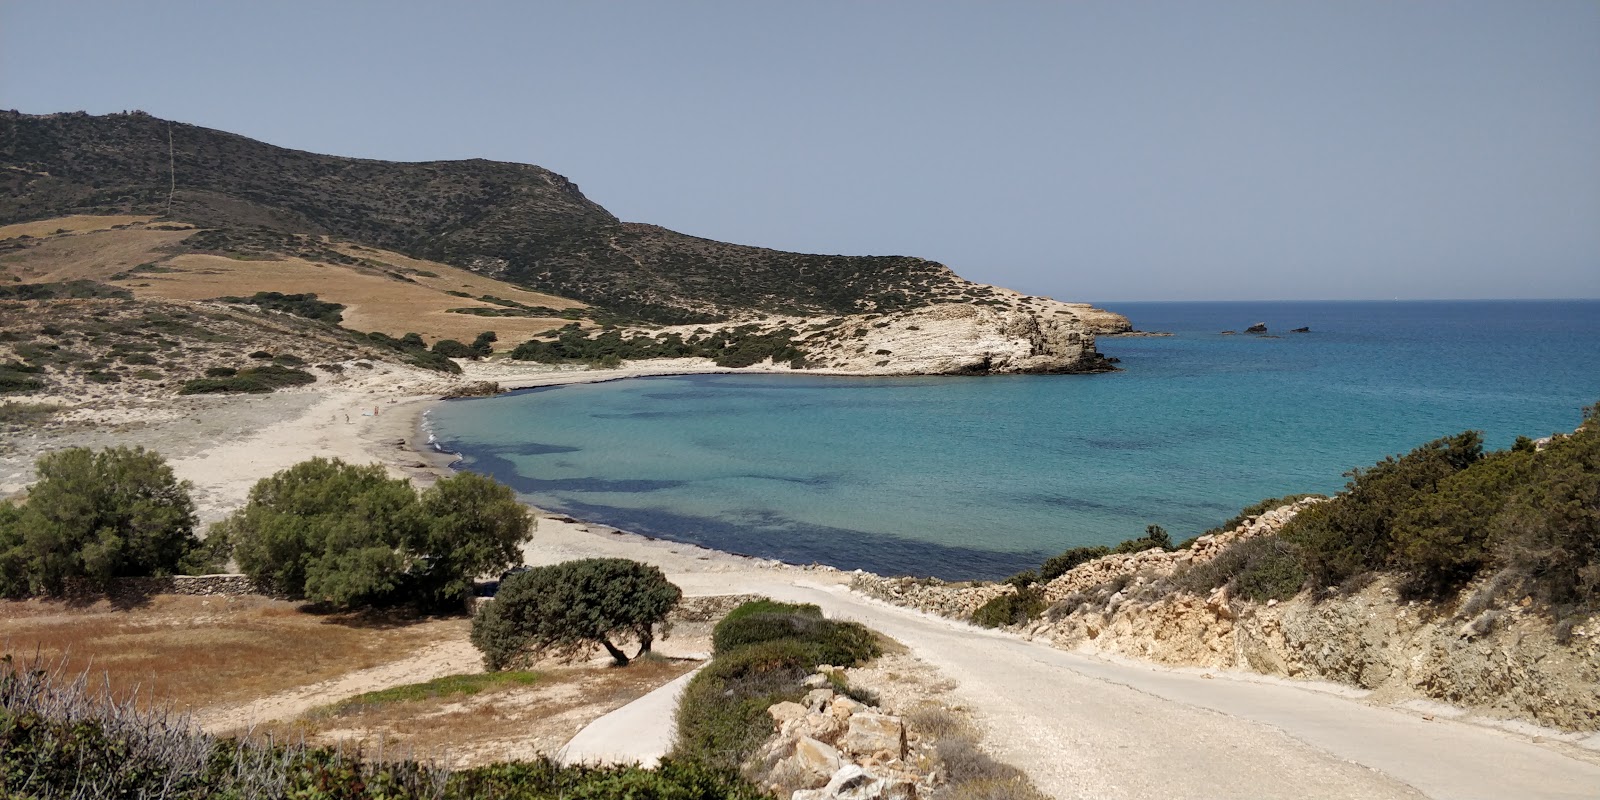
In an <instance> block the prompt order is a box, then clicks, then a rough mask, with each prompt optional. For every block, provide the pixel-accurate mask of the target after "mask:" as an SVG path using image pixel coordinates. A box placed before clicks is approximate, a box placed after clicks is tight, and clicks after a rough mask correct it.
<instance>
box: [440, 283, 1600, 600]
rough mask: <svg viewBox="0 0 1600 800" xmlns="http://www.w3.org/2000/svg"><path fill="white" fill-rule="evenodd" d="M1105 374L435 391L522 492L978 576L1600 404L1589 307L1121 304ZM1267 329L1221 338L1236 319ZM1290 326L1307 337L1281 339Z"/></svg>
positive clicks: (454, 437)
mask: <svg viewBox="0 0 1600 800" xmlns="http://www.w3.org/2000/svg"><path fill="white" fill-rule="evenodd" d="M1107 307H1109V308H1111V309H1112V310H1114V311H1118V312H1121V313H1123V314H1126V315H1128V317H1129V318H1130V319H1131V320H1133V322H1134V324H1135V325H1136V326H1137V327H1139V328H1141V329H1145V330H1163V331H1170V332H1172V333H1173V334H1174V335H1173V336H1171V337H1164V338H1128V337H1106V338H1103V339H1102V340H1101V343H1100V349H1101V351H1102V352H1104V353H1105V354H1107V355H1109V356H1114V357H1116V358H1119V359H1121V364H1120V366H1121V367H1122V371H1120V372H1117V373H1112V374H1106V375H1071V376H990V377H981V378H944V377H919V378H842V377H825V376H807V375H794V376H791V375H701V376H681V377H669V378H647V379H635V380H629V381H618V382H612V383H602V384H588V385H578V386H565V387H558V388H547V389H535V390H527V391H522V392H516V393H512V394H508V395H502V396H499V397H494V398H486V399H477V400H465V401H451V402H447V403H443V404H440V405H439V406H437V407H435V409H434V410H433V411H432V412H431V413H430V414H429V420H430V423H429V424H430V425H431V426H432V427H433V432H434V434H435V435H436V436H437V437H438V439H439V441H440V442H441V443H442V444H443V446H445V447H447V448H449V449H452V450H455V451H457V452H460V453H462V454H463V456H464V461H463V462H462V466H463V467H464V468H466V469H471V470H475V471H480V472H484V473H486V474H490V475H493V476H494V477H496V478H498V479H500V480H502V481H505V482H507V483H508V484H510V485H512V486H513V488H515V489H517V491H518V492H519V493H520V494H522V495H523V496H524V497H525V498H526V499H527V500H528V501H529V502H532V503H534V504H536V505H538V506H540V507H542V508H546V509H549V510H552V511H558V512H561V513H567V514H571V515H573V516H576V517H580V518H584V519H590V520H593V521H596V522H601V523H604V524H608V525H613V526H615V527H619V528H623V529H626V530H631V531H635V532H638V533H643V534H646V535H651V536H658V537H663V538H668V539H674V540H678V541H685V542H692V543H695V544H701V545H705V546H708V547H714V548H717V549H723V550H730V551H734V552H741V553H748V554H751V555H758V556H763V557H771V558H779V559H782V560H785V561H790V562H795V563H810V562H820V563H826V564H832V565H834V566H838V567H840V568H844V569H852V568H863V569H868V570H871V571H874V572H880V573H884V574H912V575H932V576H938V577H945V578H993V577H999V576H1003V575H1007V574H1010V573H1012V572H1016V571H1018V570H1020V569H1024V568H1028V567H1032V566H1036V565H1037V564H1038V563H1039V561H1041V560H1043V559H1044V558H1045V557H1048V556H1050V555H1053V554H1055V553H1057V552H1060V551H1061V550H1063V549H1065V548H1068V547H1074V546H1079V545H1084V544H1112V543H1115V542H1117V541H1121V540H1123V539H1127V538H1131V537H1135V536H1139V535H1142V534H1143V532H1144V529H1145V526H1146V525H1150V524H1157V525H1161V526H1163V527H1164V528H1166V529H1167V530H1168V531H1169V532H1171V534H1172V535H1173V537H1174V539H1175V540H1179V539H1183V538H1185V537H1187V536H1191V535H1194V534H1196V533H1199V532H1201V531H1204V530H1205V529H1207V528H1209V527H1211V526H1214V525H1216V524H1218V523H1220V522H1221V521H1223V520H1224V519H1226V518H1228V517H1229V516H1231V515H1232V514H1233V513H1235V512H1236V511H1237V510H1238V509H1239V508H1240V507H1242V506H1244V505H1247V504H1249V503H1252V502H1255V501H1256V500H1259V499H1261V498H1263V497H1270V496H1278V495H1282V494H1287V493H1292V492H1308V491H1309V492H1323V493H1328V492H1333V491H1336V490H1337V489H1339V488H1340V487H1341V486H1342V485H1343V483H1344V480H1345V479H1344V477H1343V473H1344V472H1345V471H1346V470H1348V469H1350V468H1351V467H1355V466H1361V465H1367V464H1370V463H1372V462H1373V461H1375V460H1377V459H1379V458H1382V457H1383V456H1385V455H1389V454H1394V453H1399V452H1404V451H1405V450H1409V449H1410V448H1412V447H1415V446H1416V445H1418V444H1422V443H1423V442H1426V441H1428V440H1430V439H1434V438H1438V437H1440V436H1445V435H1449V434H1453V433H1456V432H1459V431H1461V430H1464V429H1469V428H1471V429H1476V430H1480V431H1483V432H1484V434H1485V437H1486V439H1487V442H1488V444H1489V445H1490V446H1491V447H1506V446H1509V445H1510V443H1511V441H1512V440H1513V439H1514V438H1515V437H1516V436H1518V435H1529V436H1534V437H1537V436H1542V435H1548V434H1550V433H1552V432H1557V431H1566V430H1571V429H1572V428H1573V427H1575V426H1576V425H1577V424H1578V423H1579V422H1580V420H1581V410H1582V409H1583V408H1584V407H1586V406H1589V405H1592V404H1594V403H1595V402H1597V401H1600V302H1597V301H1484V302H1392V303H1385V302H1372V303H1353V302H1337V303H1334V302H1330V303H1320V302H1297V303H1121V304H1109V305H1108V306H1107ZM1257 322H1263V323H1266V324H1267V326H1268V330H1269V332H1270V334H1271V336H1269V337H1259V336H1252V335H1242V334H1241V335H1233V336H1224V335H1221V334H1220V331H1222V330H1224V329H1231V330H1237V331H1243V330H1244V329H1245V328H1246V327H1247V326H1249V325H1251V324H1252V323H1257ZM1298 327H1309V328H1310V329H1311V330H1310V332H1308V333H1289V332H1288V331H1289V330H1290V329H1292V328H1298Z"/></svg>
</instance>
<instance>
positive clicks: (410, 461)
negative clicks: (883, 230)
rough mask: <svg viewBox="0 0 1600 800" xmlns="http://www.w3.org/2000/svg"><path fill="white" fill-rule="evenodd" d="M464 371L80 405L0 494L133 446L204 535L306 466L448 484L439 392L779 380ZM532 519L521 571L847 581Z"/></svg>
mask: <svg viewBox="0 0 1600 800" xmlns="http://www.w3.org/2000/svg"><path fill="white" fill-rule="evenodd" d="M463 368H464V370H465V374H464V375H462V376H459V377H456V378H451V379H443V378H442V376H440V375H439V374H438V373H433V372H426V371H422V370H415V369H410V368H407V367H403V366H396V365H387V364H379V365H376V366H375V367H374V368H373V369H370V370H357V369H347V370H346V371H345V373H344V374H343V375H341V376H339V377H336V378H334V379H332V380H323V381H320V382H318V383H317V384H315V385H313V386H310V387H305V388H301V389H291V390H284V391H279V392H277V393H274V394H269V395H242V396H241V395H234V396H216V397H208V396H199V397H173V398H168V399H161V400H150V401H145V402H142V403H134V404H128V403H124V404H120V405H115V406H105V407H92V406H91V407H80V408H77V409H73V410H71V411H69V412H66V413H65V414H63V415H61V418H62V419H61V420H60V421H58V422H53V423H51V424H50V425H48V426H45V427H43V428H40V429H34V430H28V431H23V432H20V433H13V434H6V435H3V436H0V497H4V496H9V495H13V494H16V493H19V492H21V491H22V490H23V489H25V488H26V486H27V485H28V484H29V483H31V482H32V481H33V480H34V477H35V476H34V471H33V463H34V460H35V459H37V458H38V457H39V456H40V455H42V454H44V453H46V452H49V451H52V450H57V449H62V448H66V447H95V448H99V447H110V446H117V445H127V446H142V447H145V448H148V449H152V450H155V451H157V452H160V453H161V454H162V455H164V456H166V458H167V460H168V463H169V464H171V466H172V468H173V471H174V472H175V473H176V474H177V476H178V477H179V478H180V479H182V480H187V481H189V482H191V484H192V488H191V490H190V493H191V496H192V497H193V498H194V500H195V505H196V509H197V512H198V515H199V517H200V521H201V529H202V530H201V532H202V533H203V529H204V528H205V527H206V526H208V525H209V524H210V523H213V522H216V521H217V520H220V519H222V518H224V517H226V516H227V515H229V514H231V513H232V512H233V511H235V510H236V509H238V508H240V507H242V506H243V505H244V504H245V502H246V500H247V499H248V496H249V492H250V488H251V487H252V486H254V485H255V483H256V482H257V481H259V480H260V479H262V478H264V477H267V476H269V475H271V474H273V473H275V472H277V471H279V470H282V469H286V468H288V467H290V466H293V465H294V464H297V463H299V462H301V461H305V460H307V459H310V458H313V457H316V456H322V457H326V458H339V459H342V460H344V461H347V462H350V463H358V464H371V463H377V464H383V465H384V466H385V467H386V468H387V469H388V470H389V472H390V473H391V474H393V475H396V476H403V477H407V478H410V479H412V481H413V482H414V483H415V484H417V485H418V487H419V488H421V487H426V486H428V485H430V484H431V483H432V482H433V481H434V480H436V479H437V478H439V477H441V476H444V475H448V474H450V468H449V464H450V462H451V461H453V460H454V457H453V456H451V455H450V454H445V453H438V452H435V451H434V450H433V449H432V448H430V447H428V444H427V434H426V433H425V432H423V431H422V429H421V427H420V425H421V422H422V419H423V414H424V413H425V412H426V411H427V409H428V408H430V407H431V406H432V405H433V404H435V403H437V402H440V398H441V395H442V394H443V393H444V392H445V391H447V389H448V388H449V386H450V385H461V384H469V383H474V382H479V381H494V382H497V383H499V384H500V387H501V388H502V389H503V390H512V389H521V388H529V387H536V386H554V385H564V384H575V383H596V382H602V381H612V380H622V379H626V378H638V377H647V376H660V375H686V374H709V373H726V372H788V371H789V370H787V369H771V368H761V367H756V368H750V369H743V370H730V369H727V368H722V367H717V366H716V365H715V364H713V363H712V362H710V361H709V360H705V359H674V360H661V361H652V362H649V363H645V364H639V365H625V366H623V367H620V368H617V369H585V368H572V367H551V366H544V365H529V364H520V363H518V364H508V363H505V362H486V363H485V362H467V363H464V364H463ZM533 513H534V516H535V519H536V521H537V525H536V529H535V533H534V536H533V540H532V541H531V542H530V543H529V544H528V545H527V546H526V547H525V548H524V555H525V558H526V562H527V563H529V564H533V565H541V564H553V563H558V562H561V561H567V560H571V559H576V558H590V557H620V558H632V559H636V560H639V561H644V562H647V563H651V564H655V565H656V566H659V567H661V568H662V570H663V571H665V572H667V573H668V574H669V575H672V576H674V579H675V580H677V581H679V582H680V585H682V586H683V587H684V589H685V591H686V592H688V593H689V594H722V593H733V592H737V591H739V584H740V583H741V581H739V580H737V579H736V576H735V575H734V573H740V572H746V573H750V574H748V577H751V578H754V577H756V575H755V574H756V573H761V574H765V575H766V576H767V577H774V576H772V574H771V573H772V572H774V571H776V572H785V573H786V572H790V571H793V572H794V573H796V575H797V576H798V575H802V574H803V575H805V576H807V577H808V579H809V580H811V581H818V582H822V583H827V584H835V585H836V584H842V583H845V582H846V581H847V580H848V573H841V572H839V571H837V570H834V569H833V568H831V567H796V566H790V565H785V564H782V563H780V562H777V561H772V560H769V559H758V558H750V557H745V556H739V555H735V554H731V553H724V552H721V551H716V550H709V549H706V548H703V547H699V546H696V545H690V544H681V543H677V542H670V541H664V540H657V539H651V538H649V537H644V536H638V535H634V534H630V533H627V532H624V531H619V530H617V529H615V528H610V527H607V526H603V525H597V524H591V523H587V522H584V521H581V520H573V519H571V518H569V517H564V516H559V515H552V514H547V513H545V512H543V511H542V510H539V509H537V508H534V509H533ZM717 576H721V577H720V578H719V577H717ZM725 579H732V580H725Z"/></svg>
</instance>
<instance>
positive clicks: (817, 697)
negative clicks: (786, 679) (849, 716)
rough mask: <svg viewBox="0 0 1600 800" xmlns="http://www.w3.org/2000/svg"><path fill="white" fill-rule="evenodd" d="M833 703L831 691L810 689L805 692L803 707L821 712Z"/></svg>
mask: <svg viewBox="0 0 1600 800" xmlns="http://www.w3.org/2000/svg"><path fill="white" fill-rule="evenodd" d="M831 702H833V690H832V689H812V690H811V691H809V692H806V699H805V706H806V708H808V709H810V710H812V711H821V710H822V709H824V708H826V707H827V706H828V704H829V703H831Z"/></svg>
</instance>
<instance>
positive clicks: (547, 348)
mask: <svg viewBox="0 0 1600 800" xmlns="http://www.w3.org/2000/svg"><path fill="white" fill-rule="evenodd" d="M758 331H759V327H758V326H755V325H744V326H740V327H737V328H733V329H731V330H721V331H717V332H715V333H709V332H708V333H704V334H701V333H692V334H690V335H689V336H688V337H684V336H683V335H682V334H678V333H667V334H660V335H656V336H651V335H649V334H636V335H633V336H629V337H624V336H623V335H622V333H621V331H617V330H607V331H603V332H601V333H599V334H596V335H594V336H591V335H590V332H589V331H586V330H584V329H583V328H581V327H579V326H578V325H577V324H571V325H567V326H566V327H564V328H562V329H560V331H558V332H555V339H554V340H553V341H541V340H538V339H533V340H529V341H527V342H523V343H522V344H520V345H517V347H516V349H514V350H512V351H511V357H512V358H514V359H518V360H521V361H539V362H544V363H563V362H582V363H606V364H611V363H620V362H621V361H624V360H631V359H644V358H688V357H699V358H709V359H712V360H713V361H715V362H716V363H717V365H718V366H723V367H748V366H752V365H754V364H758V363H760V362H762V361H764V360H766V359H768V358H770V359H772V361H773V363H777V364H783V363H787V364H790V365H791V366H795V367H801V366H804V353H802V352H801V351H800V349H799V348H798V347H797V346H796V345H795V343H794V336H795V335H796V333H795V331H794V330H792V329H789V328H783V329H780V330H777V331H772V332H770V333H759V332H758Z"/></svg>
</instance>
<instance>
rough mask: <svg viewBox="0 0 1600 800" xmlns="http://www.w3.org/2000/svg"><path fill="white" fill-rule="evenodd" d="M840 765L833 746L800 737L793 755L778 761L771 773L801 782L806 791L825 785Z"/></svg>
mask: <svg viewBox="0 0 1600 800" xmlns="http://www.w3.org/2000/svg"><path fill="white" fill-rule="evenodd" d="M840 765H841V761H840V759H839V751H838V750H835V749H834V748H833V745H830V744H828V743H827V742H819V741H817V740H816V739H813V738H811V737H809V736H802V737H800V739H799V740H798V741H796V742H795V743H794V753H793V754H792V755H790V756H789V757H788V758H785V759H783V760H782V761H779V762H778V763H777V764H776V765H775V766H774V767H773V771H774V772H782V773H783V774H785V775H788V776H790V777H791V779H795V780H799V781H801V782H803V783H804V784H805V786H806V788H808V789H815V788H817V787H819V786H823V785H825V784H827V783H828V781H829V780H830V779H831V778H832V777H833V775H834V773H836V772H838V771H839V767H840ZM824 796H826V795H824Z"/></svg>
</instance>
